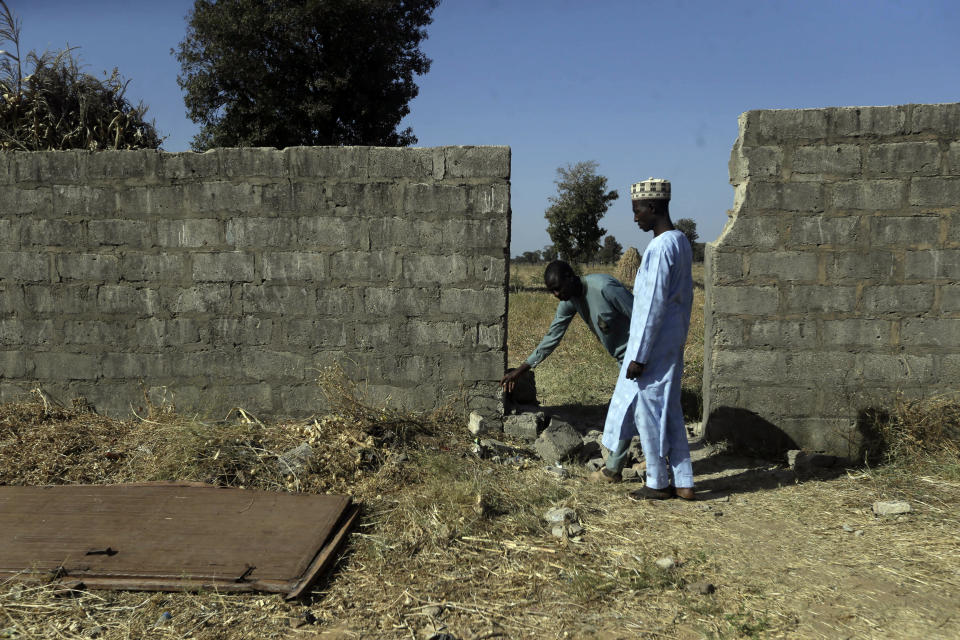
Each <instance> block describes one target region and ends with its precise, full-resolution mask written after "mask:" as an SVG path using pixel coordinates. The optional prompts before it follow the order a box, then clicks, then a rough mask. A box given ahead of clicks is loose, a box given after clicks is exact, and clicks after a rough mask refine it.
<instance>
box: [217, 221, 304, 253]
mask: <svg viewBox="0 0 960 640" xmlns="http://www.w3.org/2000/svg"><path fill="white" fill-rule="evenodd" d="M297 230H298V225H297V221H296V220H293V219H290V218H231V219H230V220H227V223H226V234H225V240H226V243H227V244H228V245H230V246H233V247H239V248H247V247H256V248H264V247H284V248H289V247H291V246H293V245H294V244H295V243H297V241H298V238H297V236H298V233H297Z"/></svg>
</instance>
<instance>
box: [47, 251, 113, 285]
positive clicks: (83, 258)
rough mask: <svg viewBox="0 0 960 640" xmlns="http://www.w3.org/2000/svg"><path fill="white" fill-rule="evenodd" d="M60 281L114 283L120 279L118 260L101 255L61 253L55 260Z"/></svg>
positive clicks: (110, 256)
mask: <svg viewBox="0 0 960 640" xmlns="http://www.w3.org/2000/svg"><path fill="white" fill-rule="evenodd" d="M56 268H57V275H59V276H60V279H61V280H91V281H94V282H116V281H117V280H118V279H119V278H120V260H119V258H117V256H113V255H107V254H103V253H61V254H59V255H57V258H56Z"/></svg>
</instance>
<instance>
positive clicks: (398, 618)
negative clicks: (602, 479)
mask: <svg viewBox="0 0 960 640" xmlns="http://www.w3.org/2000/svg"><path fill="white" fill-rule="evenodd" d="M520 275H521V276H523V272H522V271H521V274H520ZM536 284H537V283H536V282H533V283H532V284H531V286H536ZM697 304H698V309H699V310H698V313H697V316H696V318H695V320H694V323H693V327H692V329H691V342H690V347H689V348H688V352H687V360H688V367H689V368H690V369H692V370H693V371H694V374H693V375H690V376H689V377H688V378H687V379H686V383H687V384H689V385H690V386H691V389H695V385H696V382H697V379H698V374H697V373H696V372H697V371H698V369H699V367H701V366H702V364H701V361H702V356H701V351H700V348H699V346H698V345H699V344H701V343H702V290H699V291H698V297H697ZM554 308H555V304H554V301H553V300H552V299H551V298H550V297H549V295H548V294H547V293H546V292H543V291H532V290H522V289H521V287H519V286H518V287H516V292H515V293H513V294H512V295H511V299H510V318H509V320H510V338H509V351H510V360H511V363H513V362H517V361H519V360H520V359H522V358H523V357H525V355H526V354H527V353H528V352H529V350H530V349H531V348H532V347H533V346H534V345H535V343H536V342H537V340H538V339H539V337H540V335H541V334H542V332H543V330H544V329H545V328H546V326H547V325H548V324H549V322H550V319H551V317H552V314H553V310H554ZM537 376H538V384H539V386H540V388H541V390H542V393H543V395H544V399H545V401H546V404H549V405H554V406H570V405H577V404H581V403H583V404H586V405H588V406H592V407H595V408H596V407H600V409H602V405H603V404H604V403H605V402H606V400H607V397H608V394H609V392H610V390H611V389H612V386H613V382H614V378H615V376H616V367H615V365H614V364H613V362H612V361H611V359H610V358H609V356H608V355H607V354H606V353H604V352H603V351H602V348H600V347H599V345H598V344H597V341H596V340H595V339H594V338H593V336H592V335H590V334H589V332H588V331H587V330H586V328H585V327H584V326H583V323H582V322H579V321H575V322H574V323H573V325H572V327H571V329H570V335H569V336H568V337H567V339H565V340H564V342H563V343H562V344H561V346H560V348H559V349H558V350H557V351H556V352H555V353H554V354H553V355H552V356H551V358H549V359H548V360H547V361H546V362H544V363H543V365H541V366H540V367H538V368H537ZM320 382H321V384H323V385H324V389H325V390H326V391H327V393H328V395H329V398H330V400H331V403H332V404H333V405H334V406H335V407H336V411H335V412H334V413H331V414H330V415H325V416H317V417H316V419H310V420H304V421H299V422H295V423H284V424H266V425H261V424H260V423H258V422H257V421H256V420H255V419H253V418H251V417H249V416H247V415H246V414H244V413H243V412H241V411H238V412H235V413H234V415H233V416H231V417H230V418H229V419H228V420H225V421H216V422H213V421H211V422H203V421H199V420H196V419H190V418H187V417H184V416H180V415H177V414H176V413H175V412H172V411H166V410H163V409H162V408H156V409H154V411H152V412H151V414H150V415H148V416H146V417H144V418H143V419H141V420H134V421H128V422H118V421H114V420H109V419H106V418H103V417H100V416H97V415H95V414H92V413H89V412H87V411H85V410H84V408H83V407H82V406H76V407H71V408H56V407H52V406H50V405H49V403H48V402H46V401H44V399H43V398H41V397H39V396H36V395H34V396H31V397H28V398H25V401H24V402H22V403H18V404H7V405H3V406H2V407H0V484H4V483H5V484H43V483H69V482H92V483H112V482H124V481H131V480H137V481H144V480H160V479H185V480H200V481H205V482H211V483H215V484H221V485H230V486H246V487H257V488H262V489H272V490H278V491H320V492H323V491H333V492H348V493H350V494H352V495H353V496H355V498H356V499H357V500H358V501H359V502H360V503H362V504H363V506H364V512H363V517H362V521H361V524H360V525H359V526H358V527H357V528H356V530H355V532H354V533H353V534H352V535H351V537H350V541H349V544H348V548H347V551H346V553H345V555H344V556H343V557H342V558H341V559H340V561H339V563H338V565H337V567H336V568H335V570H334V571H333V573H332V574H331V576H330V577H329V579H328V580H327V581H326V582H324V583H322V584H319V585H317V587H316V589H315V590H314V592H313V593H312V594H311V595H310V596H309V597H308V598H307V599H305V600H304V601H302V602H296V603H286V602H284V601H283V600H282V599H281V598H280V597H279V596H264V595H258V594H250V595H223V594H217V593H199V594H194V593H160V594H149V593H129V592H106V591H100V592H88V591H78V592H68V593H64V592H63V591H60V590H57V589H56V588H55V587H54V586H53V585H44V586H23V585H20V584H17V583H14V582H7V583H0V638H3V639H12V638H16V639H18V640H19V639H22V638H91V637H97V638H117V639H119V638H204V639H206V638H222V639H224V640H236V639H239V638H251V639H253V638H361V637H362V638H397V639H399V638H416V639H420V638H429V637H431V634H434V633H437V632H439V631H441V630H443V631H445V632H447V633H449V634H451V635H452V637H455V638H458V639H461V640H463V639H468V638H469V639H476V640H479V639H480V638H560V637H570V638H741V637H757V638H768V637H769V638H776V637H789V638H853V637H856V638H917V637H923V638H955V637H958V636H960V618H958V616H957V612H956V602H957V598H958V596H960V578H957V575H958V570H960V538H958V533H957V532H958V531H960V528H958V525H960V522H958V520H960V518H958V504H960V452H958V448H957V439H956V438H957V435H958V432H957V429H958V428H960V404H958V403H956V402H950V401H947V400H943V399H942V400H939V401H936V402H929V401H928V402H926V403H922V404H918V403H910V402H902V403H900V405H899V407H897V408H896V410H894V411H892V412H891V414H890V415H883V416H878V419H877V439H878V442H882V443H884V445H885V447H886V452H887V454H886V456H884V457H883V458H881V459H879V460H878V462H877V463H875V464H871V465H869V466H866V467H863V468H859V469H851V470H836V471H833V472H831V473H828V474H825V475H821V476H815V477H800V478H796V477H795V476H793V474H792V472H789V471H785V470H784V469H783V468H782V465H778V464H777V463H776V462H769V461H762V460H747V459H741V458H734V457H731V456H726V455H723V453H722V452H721V451H705V450H703V449H701V450H700V451H699V459H698V461H697V462H696V464H695V471H696V473H697V481H698V487H700V489H701V490H702V492H703V493H702V497H703V498H704V499H703V500H701V501H700V502H697V503H686V502H682V501H678V500H674V501H668V502H664V503H645V504H636V503H633V502H630V501H629V500H627V499H626V494H627V492H628V491H629V490H630V489H631V488H633V487H631V486H629V485H619V486H595V485H591V484H588V483H586V482H585V481H584V478H583V476H584V470H583V469H581V468H577V467H573V468H571V472H572V477H570V478H567V479H561V478H559V477H557V476H555V475H553V474H551V473H548V472H547V471H545V470H544V469H543V467H542V465H539V464H537V463H536V462H535V461H522V462H519V463H516V464H498V463H496V462H493V461H490V460H482V459H478V458H476V457H474V456H472V455H471V454H470V441H469V440H468V438H467V436H466V432H465V430H464V429H463V427H462V420H461V419H460V418H459V417H457V415H456V412H453V411H439V412H436V413H434V414H430V415H420V416H413V415H406V414H401V413H396V412H393V411H390V410H383V409H378V408H375V407H370V406H367V405H366V404H364V403H363V402H362V401H359V400H360V399H361V397H362V393H361V392H362V390H358V389H355V388H353V387H352V385H350V383H349V382H348V381H346V380H344V379H343V378H342V377H341V376H339V375H338V374H337V372H335V371H329V372H326V373H325V374H324V376H323V377H322V378H321V381H320ZM303 441H309V442H311V444H312V446H314V447H315V450H316V451H317V453H318V456H317V461H316V463H315V464H314V465H313V466H312V467H311V468H310V469H309V470H308V471H307V472H305V473H303V474H300V475H299V476H297V477H294V476H288V475H284V474H283V473H281V472H280V471H278V469H277V464H276V463H277V456H278V454H279V453H281V452H283V451H285V450H286V449H288V448H290V447H292V446H294V445H296V444H298V443H301V442H303ZM881 499H905V500H908V501H910V502H911V504H912V506H913V509H914V510H913V511H912V512H911V513H910V514H908V515H905V516H900V517H899V518H878V517H875V516H874V515H873V513H872V512H871V505H872V503H873V502H874V501H875V500H881ZM558 505H562V506H569V507H572V508H574V509H575V510H576V511H577V513H578V514H579V517H580V519H581V521H582V523H583V525H584V527H585V529H586V531H585V533H584V534H583V535H582V536H580V537H578V538H574V539H557V538H554V537H553V536H552V535H551V534H550V530H549V526H548V525H547V524H546V523H545V522H544V521H543V520H542V519H541V516H542V514H543V512H544V511H545V510H546V509H548V508H549V507H552V506H558ZM858 531H859V532H861V533H857V532H858ZM663 556H671V557H673V558H674V559H675V560H676V561H677V562H678V566H677V567H676V568H674V569H672V570H663V569H661V568H659V567H658V566H657V565H656V564H655V561H656V560H657V559H659V558H661V557H663ZM702 582H709V583H711V584H713V585H715V587H716V592H715V593H712V594H705V595H704V594H701V593H700V592H699V591H698V590H697V589H696V588H691V587H693V586H694V585H697V584H698V583H702ZM165 613H167V614H168V616H164V614H165ZM291 620H293V621H296V624H301V623H304V624H302V626H299V627H297V628H294V626H292V625H291ZM434 637H438V638H439V637H442V636H434Z"/></svg>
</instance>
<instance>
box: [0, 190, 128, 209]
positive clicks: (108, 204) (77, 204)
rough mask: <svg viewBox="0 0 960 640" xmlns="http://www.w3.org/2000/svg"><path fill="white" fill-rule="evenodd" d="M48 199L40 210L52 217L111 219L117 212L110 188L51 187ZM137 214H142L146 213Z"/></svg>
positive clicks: (112, 191)
mask: <svg viewBox="0 0 960 640" xmlns="http://www.w3.org/2000/svg"><path fill="white" fill-rule="evenodd" d="M0 194H2V191H0ZM0 198H2V196H0ZM50 198H51V199H50V201H49V203H50V206H49V207H44V208H43V209H42V210H43V211H52V212H53V215H55V216H58V217H65V216H75V215H82V216H104V217H112V216H113V215H115V214H116V212H117V206H116V196H115V190H114V189H111V188H106V187H92V186H88V185H77V186H70V185H57V186H54V187H53V189H52V191H51V196H50ZM3 210H6V209H5V208H4V209H3ZM138 213H141V214H142V213H146V211H145V210H143V211H139V212H138Z"/></svg>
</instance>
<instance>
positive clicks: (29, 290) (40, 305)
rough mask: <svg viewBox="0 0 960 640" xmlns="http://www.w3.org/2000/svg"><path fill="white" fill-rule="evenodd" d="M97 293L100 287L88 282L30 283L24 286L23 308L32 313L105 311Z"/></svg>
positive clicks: (66, 313) (62, 313) (63, 313)
mask: <svg viewBox="0 0 960 640" xmlns="http://www.w3.org/2000/svg"><path fill="white" fill-rule="evenodd" d="M113 286H116V285H113ZM97 294H98V288H97V287H96V286H92V285H87V284H57V285H46V284H43V285H28V286H25V287H24V288H23V308H25V309H27V310H29V312H30V313H32V314H47V313H55V314H58V315H70V314H73V313H96V312H101V311H104V310H103V309H101V308H100V307H99V305H98V304H97Z"/></svg>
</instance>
